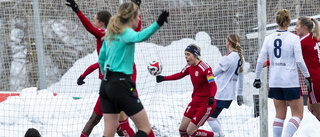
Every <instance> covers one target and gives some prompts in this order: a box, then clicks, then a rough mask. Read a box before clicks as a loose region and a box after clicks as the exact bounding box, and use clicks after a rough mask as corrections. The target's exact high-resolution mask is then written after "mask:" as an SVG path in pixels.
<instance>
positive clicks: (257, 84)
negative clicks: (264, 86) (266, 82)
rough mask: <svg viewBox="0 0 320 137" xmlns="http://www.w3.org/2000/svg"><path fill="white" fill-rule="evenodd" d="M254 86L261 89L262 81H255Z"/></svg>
mask: <svg viewBox="0 0 320 137" xmlns="http://www.w3.org/2000/svg"><path fill="white" fill-rule="evenodd" d="M253 86H254V87H256V88H261V81H260V79H255V80H254V82H253Z"/></svg>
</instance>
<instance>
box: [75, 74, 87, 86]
mask: <svg viewBox="0 0 320 137" xmlns="http://www.w3.org/2000/svg"><path fill="white" fill-rule="evenodd" d="M83 80H84V78H82V77H81V76H80V77H79V78H78V81H77V84H78V85H82V84H84V83H86V82H84V81H83Z"/></svg>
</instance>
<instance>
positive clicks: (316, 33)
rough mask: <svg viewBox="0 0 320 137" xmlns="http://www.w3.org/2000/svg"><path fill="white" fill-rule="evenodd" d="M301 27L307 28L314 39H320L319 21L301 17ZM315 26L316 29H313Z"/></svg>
mask: <svg viewBox="0 0 320 137" xmlns="http://www.w3.org/2000/svg"><path fill="white" fill-rule="evenodd" d="M298 20H300V25H301V26H306V27H307V29H308V31H309V32H312V38H314V37H315V38H317V39H319V35H320V29H319V21H318V20H317V19H312V18H309V17H299V18H298ZM313 24H314V27H313Z"/></svg>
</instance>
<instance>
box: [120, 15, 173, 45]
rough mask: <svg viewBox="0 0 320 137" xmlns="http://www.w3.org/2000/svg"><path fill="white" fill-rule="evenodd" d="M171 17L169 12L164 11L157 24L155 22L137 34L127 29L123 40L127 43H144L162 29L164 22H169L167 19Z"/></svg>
mask: <svg viewBox="0 0 320 137" xmlns="http://www.w3.org/2000/svg"><path fill="white" fill-rule="evenodd" d="M168 16H169V12H167V11H163V12H162V13H161V15H160V16H159V18H158V20H157V22H154V23H153V24H151V25H150V26H149V27H147V28H146V29H144V30H142V31H140V32H135V31H134V30H132V29H127V31H125V32H124V33H123V40H124V42H125V43H136V42H142V41H146V40H147V39H148V38H150V37H151V36H152V35H153V34H154V33H155V32H156V31H157V30H159V29H160V27H161V26H162V25H163V24H164V22H167V18H168Z"/></svg>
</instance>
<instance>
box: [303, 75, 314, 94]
mask: <svg viewBox="0 0 320 137" xmlns="http://www.w3.org/2000/svg"><path fill="white" fill-rule="evenodd" d="M304 83H306V85H307V87H308V91H309V93H311V92H312V87H311V79H310V77H307V78H306V79H305V80H304Z"/></svg>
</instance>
